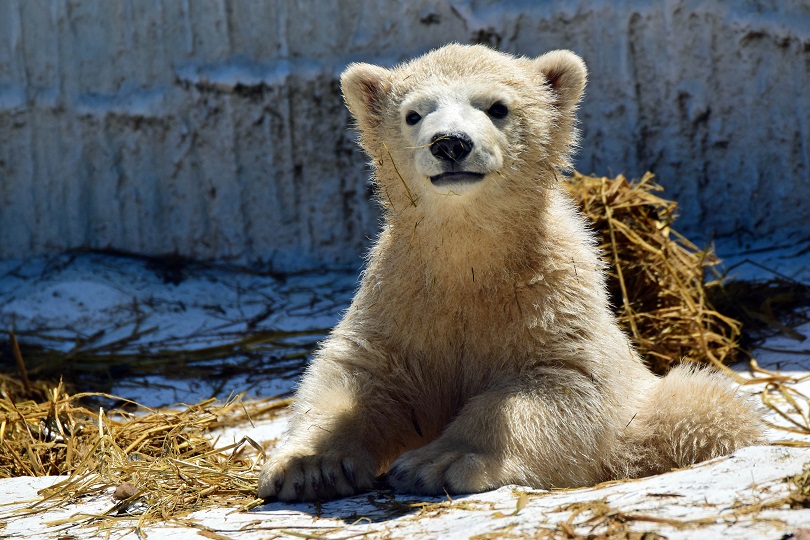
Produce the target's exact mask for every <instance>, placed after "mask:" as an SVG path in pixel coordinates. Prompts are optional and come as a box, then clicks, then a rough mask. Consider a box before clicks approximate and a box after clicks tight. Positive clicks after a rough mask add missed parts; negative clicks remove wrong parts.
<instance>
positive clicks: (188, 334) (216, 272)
mask: <svg viewBox="0 0 810 540" xmlns="http://www.w3.org/2000/svg"><path fill="white" fill-rule="evenodd" d="M807 246H808V243H807V241H799V242H796V241H795V240H791V241H788V240H785V241H783V242H779V241H774V240H770V241H766V240H762V241H761V242H757V243H751V244H745V243H738V242H737V243H735V242H732V243H725V244H720V245H719V246H718V250H719V252H720V254H721V256H722V257H723V258H724V261H725V265H726V267H727V268H730V269H731V270H732V272H733V273H734V274H735V275H737V276H738V277H740V278H745V279H767V278H769V277H771V276H774V275H780V276H783V277H784V278H790V279H796V280H804V281H805V282H806V281H807V280H808V278H810V270H808V268H810V265H808V264H807V263H808V261H810V256H809V255H808V253H810V251H809V250H808V249H807ZM356 280H357V277H356V274H355V273H353V272H320V273H309V274H298V275H291V276H286V277H281V276H271V275H266V274H265V275H263V274H259V273H256V272H254V271H251V270H249V269H244V268H235V267H227V266H223V265H219V266H214V265H205V264H200V263H184V264H175V265H165V264H164V265H161V264H159V261H158V260H157V259H149V258H143V257H141V258H138V257H122V256H113V255H109V254H99V253H84V254H65V255H60V256H56V257H50V258H36V259H31V260H26V261H4V262H2V263H0V324H2V325H4V326H7V327H9V328H14V329H15V331H16V332H17V333H18V335H19V336H20V337H21V340H23V339H24V340H25V341H29V342H38V343H41V344H43V345H47V346H50V347H55V346H58V345H59V344H60V343H61V347H62V349H63V350H68V349H70V348H72V347H87V346H92V347H96V348H99V349H100V350H103V349H104V348H105V347H111V346H115V344H116V343H123V345H122V348H121V349H120V350H123V351H136V352H137V351H141V352H143V351H149V350H153V349H155V348H158V349H171V348H172V347H175V348H176V347H181V346H182V347H186V346H187V345H188V343H189V342H190V343H192V344H193V346H195V347H199V348H202V347H208V346H213V345H222V344H231V343H234V341H235V338H236V337H237V336H239V335H241V334H244V333H250V332H257V331H267V332H270V331H272V330H278V329H283V330H284V331H286V332H300V333H301V334H302V335H300V336H291V337H289V339H287V340H284V344H283V345H282V346H279V349H280V350H285V351H287V352H290V351H297V352H305V351H306V350H308V349H309V348H310V347H311V346H312V344H313V343H314V340H315V339H318V338H319V337H321V336H323V335H324V332H325V331H326V329H327V328H329V327H330V326H331V325H333V324H334V323H335V321H336V320H337V319H338V318H339V316H340V313H341V311H342V310H343V309H344V308H345V307H346V306H347V305H348V302H349V301H350V299H351V296H352V294H353V291H354V289H355V287H356ZM138 328H140V329H144V328H148V329H152V330H151V331H150V332H147V333H144V334H139V333H138V332H137V329H138ZM795 330H796V332H798V333H799V334H803V335H805V336H806V335H810V324H805V325H803V326H800V327H798V328H796V329H795ZM796 335H798V334H796ZM88 336H95V337H93V338H92V340H90V342H89V345H88V344H87V342H82V340H81V339H80V338H85V339H86V338H87V337H88ZM133 336H134V337H133ZM57 337H58V338H59V340H56V339H55V338H57ZM122 338H127V339H126V340H124V341H123V342H121V341H120V340H122ZM129 338H131V339H129ZM776 350H779V351H781V352H774V351H776ZM756 357H757V361H758V363H759V365H760V366H761V367H763V368H765V369H769V370H773V371H778V372H779V373H781V374H783V375H792V376H795V377H804V376H807V375H810V351H809V350H808V345H807V344H806V340H799V339H796V338H795V337H793V338H790V337H786V336H781V335H777V336H774V337H772V338H769V339H768V340H767V341H766V342H765V343H764V345H763V346H762V347H761V348H760V349H759V350H758V351H756ZM232 360H233V359H231V358H228V357H224V358H220V359H217V360H214V361H211V362H210V364H205V363H203V365H204V366H209V365H210V366H211V368H212V369H213V367H214V366H216V365H221V364H222V363H227V362H229V361H232ZM259 360H260V362H262V361H264V362H265V363H269V364H272V363H273V362H274V360H273V357H272V355H266V356H264V357H262V358H260V359H259ZM235 365H237V367H238V366H240V364H238V363H237V364H235ZM254 365H257V366H258V365H261V364H260V363H259V364H254ZM301 368H302V364H295V365H292V366H290V367H289V370H288V371H287V372H286V373H287V376H286V377H278V376H277V374H276V373H275V372H271V371H268V372H257V373H242V374H238V375H235V376H233V377H231V378H230V379H228V380H227V381H226V382H225V384H219V386H217V385H216V384H214V383H213V382H212V381H207V380H205V379H201V378H195V377H188V376H186V377H183V376H181V375H182V370H181V372H180V373H174V374H170V375H167V374H165V373H153V374H148V373H147V374H144V373H141V374H138V375H131V376H126V375H125V376H124V377H123V378H121V379H119V380H116V382H115V384H114V385H113V388H112V391H113V393H117V394H121V395H123V396H125V397H134V398H136V399H137V400H138V401H141V402H143V403H145V404H147V405H150V406H157V405H161V404H167V403H174V402H178V401H182V402H186V403H188V402H193V401H196V400H199V399H202V398H207V397H209V396H210V395H211V394H212V393H215V394H216V395H218V396H219V397H220V398H227V397H228V395H230V394H231V393H233V392H240V391H247V393H248V396H253V397H259V396H270V395H283V394H286V393H289V392H290V390H291V389H292V386H293V384H294V381H295V376H296V375H297V374H298V373H300V370H301ZM736 368H737V369H738V370H739V371H740V372H741V374H742V375H744V376H746V377H751V375H750V374H748V373H747V366H742V365H741V366H736ZM237 371H238V369H237ZM757 376H762V375H761V374H759V375H757ZM218 382H220V383H221V382H222V381H218ZM791 388H793V389H794V390H797V391H800V392H803V393H804V394H805V395H810V377H808V380H805V381H803V382H801V383H799V384H796V385H792V386H791ZM743 389H744V390H750V391H752V392H756V391H760V390H761V389H762V384H753V385H748V386H744V387H743ZM799 401H800V402H802V403H803V405H802V408H803V410H802V411H801V412H797V413H794V415H793V417H794V418H795V419H800V418H801V416H802V414H804V415H806V414H807V410H806V405H807V402H806V401H802V400H799ZM779 403H780V407H781V408H782V409H783V410H789V409H790V407H789V404H788V403H787V402H779ZM767 418H768V419H769V421H771V422H773V423H775V424H778V425H787V423H786V420H785V419H782V418H779V417H778V415H777V414H776V413H775V412H774V411H768V412H767ZM286 421H287V415H286V413H285V412H282V413H280V414H279V415H278V416H276V417H274V418H273V419H272V420H267V421H262V422H257V423H255V424H245V425H238V426H231V427H228V428H226V429H223V430H221V431H220V432H218V433H216V434H214V436H216V437H218V440H217V443H216V444H217V446H219V447H222V446H224V445H227V444H230V443H233V442H236V441H239V440H241V439H242V438H243V437H245V436H248V437H250V438H251V439H253V440H255V441H259V442H266V441H274V440H277V439H278V438H280V437H281V434H282V432H283V429H284V426H285V424H286ZM768 437H769V439H770V440H771V441H772V442H774V441H785V440H793V441H798V442H799V443H804V444H810V437H807V436H805V435H801V434H796V433H787V432H785V431H783V430H779V429H771V430H770V431H769V433H768ZM809 463H810V449H809V448H806V447H801V446H799V447H792V446H786V445H781V444H772V445H769V446H758V447H751V448H745V449H742V450H740V451H738V452H736V453H735V454H734V455H732V456H726V457H722V458H718V459H716V460H713V461H711V462H707V463H702V464H699V465H697V466H694V467H690V468H688V469H684V470H678V471H673V472H670V473H667V474H663V475H659V476H655V477H651V478H645V479H640V480H631V481H623V482H616V483H610V484H605V485H600V486H596V487H593V488H586V489H575V490H558V491H551V492H548V491H542V490H532V489H528V488H525V487H521V486H506V487H503V488H500V489H497V490H495V491H492V492H487V493H482V494H476V495H470V496H459V497H453V498H452V499H449V498H447V497H444V498H433V497H414V496H408V495H393V494H392V493H391V492H389V491H385V490H379V491H373V492H371V493H369V494H362V495H358V496H355V497H350V498H346V499H342V500H338V501H332V502H328V503H324V504H322V505H319V506H316V505H312V504H285V503H278V502H271V503H267V504H264V505H263V506H260V507H258V508H255V509H253V510H251V511H248V512H238V511H234V510H233V509H224V508H220V509H208V510H204V511H198V512H195V513H193V514H191V515H190V516H188V517H187V518H185V519H184V520H183V521H178V522H172V523H161V524H157V525H154V526H149V527H147V528H146V530H145V532H146V533H147V534H148V537H149V538H150V539H152V540H169V539H175V538H178V539H179V538H188V537H189V536H190V535H194V536H196V535H198V534H202V535H203V536H210V535H221V536H225V537H228V538H233V539H238V540H253V539H259V538H266V537H268V535H270V536H273V535H277V536H278V537H280V538H286V537H296V536H300V535H318V536H322V537H323V538H347V537H352V536H354V535H359V536H363V537H366V538H388V537H401V538H426V539H427V538H437V537H441V538H450V539H454V538H459V539H460V538H470V537H474V536H476V535H487V534H488V535H492V537H515V538H519V537H522V536H528V537H532V536H534V535H541V533H548V534H551V532H553V531H557V533H558V534H559V535H563V532H562V531H564V530H568V529H566V528H567V527H570V529H571V530H573V531H575V532H576V533H578V534H583V535H587V534H589V533H590V532H592V531H597V532H599V531H601V532H604V531H605V530H607V529H606V527H608V526H610V527H614V528H615V527H624V528H626V530H628V531H633V532H636V533H642V532H645V531H654V532H656V533H658V534H661V535H663V536H665V537H666V538H670V539H684V540H686V539H690V540H691V539H698V540H702V539H706V540H709V539H714V538H720V537H723V538H739V539H751V540H754V539H760V538H780V537H782V536H783V535H785V534H789V533H792V532H795V531H797V530H799V529H800V528H802V527H807V526H808V525H810V510H809V509H799V510H792V509H788V508H787V507H786V506H784V505H780V506H777V507H774V508H771V509H763V508H762V505H767V503H768V502H769V501H775V500H778V499H779V498H781V497H783V496H784V495H786V494H787V493H788V489H789V487H788V484H787V482H786V481H785V479H786V478H787V477H790V476H792V475H796V474H798V473H800V472H802V470H803V468H804V467H805V466H807V465H808V464H809ZM59 480H60V478H54V477H47V478H29V477H21V478H12V479H4V480H0V521H2V522H3V523H5V527H4V528H3V529H2V531H0V532H1V533H2V534H3V535H4V536H5V537H11V538H17V537H19V538H23V537H24V538H56V537H59V536H60V535H61V536H66V537H67V536H69V537H71V538H75V539H77V540H78V539H85V538H87V539H89V538H96V537H98V535H99V534H106V531H100V530H98V529H97V528H96V526H94V525H92V524H90V525H88V524H83V522H82V521H81V520H79V521H78V522H74V521H76V520H75V517H76V516H79V515H100V514H103V513H105V512H108V511H110V509H111V508H112V507H113V506H114V504H115V501H114V499H113V498H112V493H111V491H112V490H109V492H107V493H103V494H100V495H94V496H89V497H85V498H81V499H78V500H74V501H73V502H72V503H71V504H70V505H68V506H65V507H62V508H56V509H51V510H48V511H47V512H44V513H21V514H15V513H14V510H15V509H19V508H24V507H27V506H28V505H30V504H31V502H32V501H36V500H38V495H37V492H38V490H40V489H42V488H44V487H47V486H49V485H52V484H54V483H55V482H57V481H59ZM524 494H525V495H524ZM586 503H587V504H586ZM600 505H601V506H600ZM586 507H589V508H591V510H584V508H586ZM594 508H595V509H596V510H597V512H596V513H594ZM599 508H601V509H602V510H601V513H599V511H598V510H599ZM71 518H74V519H71ZM116 523H117V525H116V526H115V527H114V529H113V531H112V536H111V537H114V538H118V539H121V540H129V539H132V540H134V539H135V538H137V535H136V533H135V532H134V530H133V527H134V524H135V521H134V520H127V519H123V518H122V519H120V520H119V521H117V522H116ZM622 530H624V529H622ZM215 537H216V536H215Z"/></svg>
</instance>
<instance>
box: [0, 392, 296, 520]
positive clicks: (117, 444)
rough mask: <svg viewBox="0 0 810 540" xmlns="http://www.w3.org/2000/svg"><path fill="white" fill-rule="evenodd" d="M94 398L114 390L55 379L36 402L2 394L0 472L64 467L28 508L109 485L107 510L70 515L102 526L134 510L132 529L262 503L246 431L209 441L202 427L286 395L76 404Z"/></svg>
mask: <svg viewBox="0 0 810 540" xmlns="http://www.w3.org/2000/svg"><path fill="white" fill-rule="evenodd" d="M100 397H102V398H111V397H112V396H108V395H104V394H97V393H93V394H78V395H75V396H70V395H68V394H66V393H65V392H64V389H63V387H62V385H61V384H59V385H58V386H56V387H55V388H52V389H51V391H50V396H49V399H48V400H46V401H44V402H39V403H38V402H36V401H20V402H16V403H15V402H14V401H11V400H9V399H6V398H5V397H2V398H0V478H8V477H13V476H22V475H29V476H44V475H69V477H68V478H67V479H65V480H63V481H61V482H59V483H57V484H55V485H54V486H52V487H51V488H49V489H47V490H44V491H43V492H41V493H40V495H42V496H43V499H42V500H41V501H39V502H37V503H36V504H35V505H34V506H32V507H31V508H30V510H36V511H47V510H48V509H50V508H56V507H60V506H62V505H64V504H65V502H66V501H69V500H73V499H75V498H76V497H81V496H86V495H97V494H102V493H108V494H111V495H112V497H111V498H110V501H111V505H110V508H109V510H108V511H107V512H106V513H105V514H103V515H100V516H92V517H88V516H76V517H75V521H76V522H82V524H84V525H86V524H88V523H92V522H95V523H97V524H98V525H99V526H100V527H101V528H108V527H110V526H112V525H113V523H114V520H115V518H116V517H118V516H125V517H126V516H129V517H132V516H135V517H137V520H138V521H137V526H136V529H140V527H142V526H143V525H146V524H149V523H153V522H156V521H167V520H172V519H177V518H180V517H182V516H184V515H186V514H188V513H189V512H192V511H195V510H199V509H202V508H209V507H228V506H236V507H240V508H249V507H252V506H253V505H255V504H258V503H259V502H260V501H258V500H256V499H255V494H256V486H257V475H258V468H259V466H260V464H261V462H262V461H263V456H264V453H263V449H262V447H261V446H259V445H258V444H257V443H255V442H254V441H252V440H251V439H249V438H247V437H245V438H243V439H242V440H241V441H239V442H237V443H234V444H230V445H227V446H223V447H221V448H216V447H215V441H214V440H213V438H212V437H211V435H210V433H209V432H210V431H211V430H212V429H216V428H222V427H225V426H227V425H234V424H238V425H243V424H244V423H245V422H248V421H250V420H251V418H254V417H258V416H262V415H264V416H267V415H268V414H272V413H273V412H275V411H277V410H279V409H281V408H283V407H285V406H286V405H287V404H288V400H281V401H278V400H277V401H262V402H255V403H251V404H249V405H245V404H243V403H242V402H241V399H239V398H237V399H232V400H229V401H228V402H226V403H225V404H218V403H216V401H215V400H214V399H209V400H206V401H203V402H202V403H198V404H195V405H191V406H187V407H185V408H184V409H181V410H167V409H161V410H152V409H148V408H145V407H142V406H138V409H137V411H136V412H126V411H123V410H111V411H105V410H104V409H103V408H99V409H98V410H90V409H89V408H86V407H84V406H82V405H81V403H83V401H86V400H87V398H100ZM130 404H132V405H136V404H133V403H132V402H130ZM113 488H115V491H114V493H110V492H112V489H113ZM73 519H74V518H70V519H69V520H67V521H66V523H70V521H71V520H73Z"/></svg>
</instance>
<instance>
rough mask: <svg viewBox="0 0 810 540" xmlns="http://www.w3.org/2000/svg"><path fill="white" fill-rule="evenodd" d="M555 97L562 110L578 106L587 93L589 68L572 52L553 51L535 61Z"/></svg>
mask: <svg viewBox="0 0 810 540" xmlns="http://www.w3.org/2000/svg"><path fill="white" fill-rule="evenodd" d="M533 63H534V66H535V68H536V69H537V70H538V71H539V72H540V73H541V74H542V75H543V77H545V79H546V82H547V83H548V85H549V87H550V88H551V90H552V91H553V92H554V95H555V100H554V101H555V105H556V106H557V107H559V108H560V109H562V110H571V109H573V108H574V107H576V106H577V104H578V103H579V100H580V99H581V98H582V94H583V92H584V91H585V83H586V81H587V80H588V68H586V67H585V62H583V61H582V58H580V57H579V56H577V55H576V54H574V53H572V52H571V51H563V50H560V51H551V52H548V53H546V54H544V55H543V56H539V57H538V58H535V59H534V60H533Z"/></svg>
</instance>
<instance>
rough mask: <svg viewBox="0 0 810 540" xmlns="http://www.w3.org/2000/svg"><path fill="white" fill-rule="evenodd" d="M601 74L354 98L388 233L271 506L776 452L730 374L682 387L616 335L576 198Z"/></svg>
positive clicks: (485, 74)
mask: <svg viewBox="0 0 810 540" xmlns="http://www.w3.org/2000/svg"><path fill="white" fill-rule="evenodd" d="M585 81H586V68H585V65H584V63H583V62H582V60H581V59H580V58H579V57H578V56H576V55H575V54H573V53H571V52H569V51H554V52H550V53H548V54H544V55H542V56H540V57H538V58H518V57H514V56H510V55H507V54H503V53H499V52H495V51H493V50H491V49H488V48H486V47H483V46H464V45H448V46H446V47H443V48H440V49H438V50H435V51H432V52H430V53H428V54H426V55H424V56H422V57H420V58H417V59H415V60H412V61H410V62H407V63H404V64H402V65H400V66H397V67H395V68H393V69H390V70H389V69H384V68H382V67H377V66H372V65H368V64H353V65H351V66H349V67H348V68H347V69H346V71H345V72H344V73H343V75H342V78H341V83H342V88H343V94H344V97H345V100H346V104H347V106H348V108H349V110H350V111H351V113H352V114H353V116H354V118H355V119H356V121H357V127H358V129H359V132H360V144H361V146H362V147H363V149H364V150H365V151H366V152H367V153H368V155H369V156H370V157H371V160H372V165H373V167H374V179H373V182H374V185H375V189H376V195H377V198H378V200H379V202H380V204H381V205H382V207H383V212H384V226H383V229H382V232H381V233H380V235H379V238H378V239H377V241H376V242H375V244H374V246H373V247H372V248H371V251H370V253H369V256H368V262H367V266H366V269H365V271H364V272H363V275H362V282H361V284H360V286H359V289H358V291H357V293H356V295H355V297H354V300H353V301H352V304H351V307H350V308H349V309H348V311H347V312H346V314H345V316H344V317H343V319H342V320H341V321H340V322H339V323H338V324H337V326H336V327H335V328H334V330H333V331H332V332H331V334H330V335H329V337H328V338H327V339H326V340H325V341H324V342H323V343H322V344H321V346H320V349H319V350H318V352H317V353H316V354H315V357H314V358H313V360H312V363H311V365H310V366H309V368H308V370H307V371H306V373H305V375H304V377H303V380H302V381H301V384H300V387H299V388H298V391H297V394H296V399H295V402H294V404H293V415H292V418H291V420H290V423H289V427H288V430H287V433H286V435H285V439H284V441H283V443H282V444H281V446H280V447H279V448H278V449H276V450H275V451H273V453H272V455H271V456H270V458H269V460H268V462H267V464H266V465H265V467H264V469H263V470H262V473H261V476H260V479H259V496H260V497H263V498H278V499H281V500H313V499H321V500H323V499H329V498H334V497H341V496H346V495H350V494H353V493H357V492H359V491H362V490H367V489H369V488H370V487H371V486H372V483H373V481H374V479H375V478H376V477H377V476H378V475H383V474H386V473H387V474H386V476H387V479H388V482H389V483H390V484H391V486H392V487H393V488H394V489H396V490H397V491H403V492H410V493H420V494H440V493H443V492H445V491H447V492H449V493H464V492H478V491H483V490H488V489H493V488H496V487H498V486H502V485H505V484H523V485H527V486H533V487H537V488H549V487H573V486H585V485H591V484H594V483H597V482H600V481H603V480H607V479H611V478H622V477H631V476H641V475H649V474H655V473H659V472H662V471H666V470H668V469H670V468H672V467H681V466H685V465H689V464H691V463H695V462H697V461H701V460H705V459H708V458H711V457H715V456H719V455H723V454H727V453H730V452H733V451H734V450H735V449H737V448H739V447H741V446H744V445H750V444H753V443H756V442H757V441H758V440H759V438H760V436H761V427H760V423H759V420H758V415H757V412H756V410H755V409H754V408H753V406H752V405H750V404H749V403H748V402H747V401H746V400H745V399H743V398H740V397H738V396H737V395H736V393H735V391H734V389H733V388H731V387H730V386H729V384H728V382H727V381H726V380H725V378H724V377H722V376H721V375H719V374H716V373H713V372H710V371H707V370H701V369H693V368H688V367H678V368H675V369H674V370H673V371H672V372H671V373H670V374H669V375H667V376H666V377H664V378H663V379H661V378H658V377H657V376H655V375H654V374H652V373H651V372H650V371H649V370H648V369H647V368H646V367H645V366H644V365H643V363H642V362H641V361H640V359H639V357H638V356H637V354H636V353H635V352H634V350H633V347H632V345H631V344H630V342H629V341H628V339H627V337H626V336H625V335H624V333H623V332H622V331H621V330H620V329H619V328H618V326H617V325H616V321H615V319H614V316H613V315H612V313H611V311H610V309H609V306H608V298H607V294H606V290H605V277H604V269H603V264H602V262H601V260H600V258H599V253H598V252H597V249H596V248H595V243H594V238H593V235H592V233H591V232H590V231H589V230H588V228H587V226H586V224H585V223H584V222H583V218H582V217H581V216H580V214H579V213H578V212H577V210H576V209H575V207H574V204H573V203H572V201H571V200H570V198H569V197H568V196H567V195H566V194H565V193H564V192H563V189H562V188H561V186H560V185H559V174H558V171H564V170H566V169H569V168H570V163H569V156H570V154H571V150H572V148H573V147H574V146H575V144H576V142H577V131H576V127H575V115H574V113H575V110H576V107H577V104H578V103H579V101H580V98H581V96H582V94H583V91H584V87H585Z"/></svg>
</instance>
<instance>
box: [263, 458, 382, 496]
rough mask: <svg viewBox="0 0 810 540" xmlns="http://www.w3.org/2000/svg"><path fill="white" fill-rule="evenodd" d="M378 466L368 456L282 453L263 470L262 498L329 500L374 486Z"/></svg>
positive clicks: (272, 459)
mask: <svg viewBox="0 0 810 540" xmlns="http://www.w3.org/2000/svg"><path fill="white" fill-rule="evenodd" d="M374 472H375V471H374V467H373V466H372V464H371V460H369V459H365V456H362V455H356V456H351V457H349V456H343V457H337V456H329V455H323V456H317V455H315V456H312V455H280V456H275V457H272V458H271V459H270V461H268V462H267V463H266V464H265V465H264V467H263V468H262V472H261V474H259V492H258V495H259V498H262V499H273V498H275V499H278V500H281V501H314V500H318V501H325V500H329V499H335V498H338V497H346V496H348V495H353V494H355V493H357V492H360V491H366V490H369V489H371V486H372V482H373V480H374Z"/></svg>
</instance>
